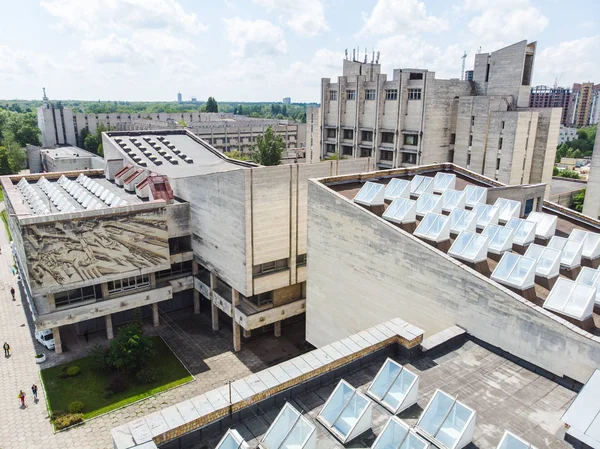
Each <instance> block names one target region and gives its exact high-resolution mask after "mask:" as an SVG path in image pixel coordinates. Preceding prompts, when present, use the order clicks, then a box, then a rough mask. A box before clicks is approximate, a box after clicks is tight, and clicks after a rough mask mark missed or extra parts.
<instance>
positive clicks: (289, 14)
mask: <svg viewBox="0 0 600 449" xmlns="http://www.w3.org/2000/svg"><path fill="white" fill-rule="evenodd" d="M253 1H254V3H257V4H259V5H261V6H264V7H265V8H267V9H268V10H269V11H278V12H280V13H281V18H282V20H283V22H285V24H286V25H287V26H289V27H290V28H291V29H292V30H294V31H295V32H296V33H298V34H301V35H304V36H316V35H317V34H320V33H322V32H323V31H327V30H329V27H328V25H327V21H326V20H325V8H324V6H323V2H322V1H321V0H253Z"/></svg>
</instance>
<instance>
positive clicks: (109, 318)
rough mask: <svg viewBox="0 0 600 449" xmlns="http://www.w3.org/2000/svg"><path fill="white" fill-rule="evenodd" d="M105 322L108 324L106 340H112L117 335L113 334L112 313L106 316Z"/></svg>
mask: <svg viewBox="0 0 600 449" xmlns="http://www.w3.org/2000/svg"><path fill="white" fill-rule="evenodd" d="M104 322H105V323H106V338H108V339H109V340H112V339H113V338H115V334H114V332H113V325H112V315H111V314H110V313H109V314H108V315H105V316H104Z"/></svg>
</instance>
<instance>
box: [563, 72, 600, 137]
mask: <svg viewBox="0 0 600 449" xmlns="http://www.w3.org/2000/svg"><path fill="white" fill-rule="evenodd" d="M599 120H600V84H594V83H591V82H588V83H581V84H578V83H575V84H573V89H572V94H571V101H570V103H569V110H568V111H567V122H566V124H567V126H574V127H575V128H581V127H582V126H588V125H595V124H596V123H598V121H599Z"/></svg>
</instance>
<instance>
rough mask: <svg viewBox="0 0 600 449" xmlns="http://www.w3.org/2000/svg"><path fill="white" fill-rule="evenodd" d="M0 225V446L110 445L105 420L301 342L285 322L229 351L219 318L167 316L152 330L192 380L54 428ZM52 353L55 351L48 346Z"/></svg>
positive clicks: (234, 373) (250, 368)
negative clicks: (6, 351) (214, 322)
mask: <svg viewBox="0 0 600 449" xmlns="http://www.w3.org/2000/svg"><path fill="white" fill-rule="evenodd" d="M0 228H1V230H0V246H1V248H2V254H1V255H0V345H2V344H4V341H7V342H8V343H9V344H10V346H11V348H12V351H11V356H10V357H9V358H4V357H3V356H0V379H2V382H1V384H0V410H1V413H0V449H69V448H74V449H75V448H77V449H111V448H112V447H113V446H112V440H111V436H110V429H111V428H113V427H115V426H119V425H121V424H125V423H127V422H129V421H131V420H133V419H135V418H136V417H137V416H143V415H146V414H148V413H150V412H152V411H154V410H157V409H162V408H164V407H167V406H169V405H172V404H175V403H178V402H181V401H183V400H185V399H187V398H190V397H193V396H196V395H198V394H201V393H203V392H205V391H209V390H211V389H213V388H215V387H219V386H221V385H223V384H224V383H225V382H226V381H227V380H229V379H231V380H234V379H239V378H242V377H245V376H248V375H250V374H251V373H252V372H255V371H258V370H261V369H264V368H265V367H266V366H267V365H272V364H274V363H279V362H280V361H281V359H282V358H286V359H287V358H289V357H294V356H296V355H298V354H299V353H300V351H302V350H304V348H300V349H299V348H297V347H295V346H294V344H293V343H292V342H290V341H289V340H287V339H286V338H285V332H286V330H285V329H284V336H283V337H282V338H281V339H277V340H275V339H274V338H270V336H267V335H264V336H259V337H253V338H252V339H251V340H250V341H248V342H247V343H244V344H242V351H241V352H239V353H233V352H231V350H230V349H229V348H231V344H232V340H231V338H232V337H231V329H229V328H227V327H225V326H222V329H221V330H220V331H218V332H216V333H213V331H212V330H211V329H210V318H209V317H207V316H206V315H196V316H193V315H192V316H191V317H190V316H189V313H188V314H187V315H188V318H187V319H185V320H183V321H180V320H176V321H174V322H172V323H171V324H169V323H167V322H166V321H169V320H162V323H163V324H162V325H161V326H160V327H159V328H157V331H158V332H159V333H161V335H163V336H164V338H165V339H166V341H167V343H169V344H170V345H171V347H173V348H176V353H178V354H179V355H182V354H183V355H184V357H181V358H182V359H183V360H184V363H186V365H188V367H189V369H190V370H191V372H192V374H194V375H195V376H196V380H195V381H193V382H191V383H189V384H186V385H184V386H181V387H179V388H175V389H173V390H170V391H167V392H164V393H161V394H159V395H157V396H154V397H151V398H148V399H146V400H144V401H141V402H138V403H136V404H133V405H131V406H128V407H125V408H123V409H120V410H117V411H114V412H111V413H108V414H106V415H103V416H100V417H98V418H95V419H92V420H90V421H87V422H86V423H84V424H83V425H81V426H78V427H75V428H72V429H70V430H67V431H64V432H59V433H57V434H54V433H53V430H52V426H51V424H50V422H49V421H48V414H47V411H46V402H45V397H44V393H43V390H42V382H41V379H40V369H39V366H38V365H37V364H36V363H35V360H34V355H35V354H36V350H37V352H43V351H42V347H41V346H40V345H39V344H37V343H34V341H33V339H32V337H31V331H30V328H29V326H28V323H27V317H28V314H27V313H26V311H25V308H26V307H27V306H26V304H24V303H21V301H20V300H17V301H14V302H13V301H12V300H11V297H10V287H11V285H14V286H15V288H16V277H15V276H14V275H13V274H12V272H11V265H12V256H11V253H10V245H9V242H8V238H7V236H6V231H5V229H4V226H3V225H0ZM169 316H171V315H169ZM173 323H179V324H173ZM182 323H183V324H182ZM186 333H187V334H189V336H190V337H187V336H186ZM90 343H92V342H91V341H90ZM185 346H187V349H186V348H185ZM306 349H308V348H306ZM277 351H279V354H280V355H279V357H278V358H274V357H273V354H276V353H277ZM0 354H2V353H0ZM67 355H68V353H67V354H65V356H67ZM51 356H53V357H56V355H55V354H51ZM67 358H70V357H65V360H66V359H67ZM33 383H35V384H37V385H38V387H39V389H40V390H39V393H38V396H39V398H40V400H39V402H38V403H37V404H34V403H33V401H32V400H31V399H32V396H31V385H32V384H33ZM20 389H22V390H23V391H24V392H25V393H26V394H27V397H26V405H27V407H26V408H24V409H21V408H20V406H19V400H18V398H17V394H18V392H19V390H20Z"/></svg>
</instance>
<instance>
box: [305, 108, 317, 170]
mask: <svg viewBox="0 0 600 449" xmlns="http://www.w3.org/2000/svg"><path fill="white" fill-rule="evenodd" d="M306 136H307V139H306V162H308V163H315V162H319V160H320V159H321V108H320V107H318V106H307V107H306Z"/></svg>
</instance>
